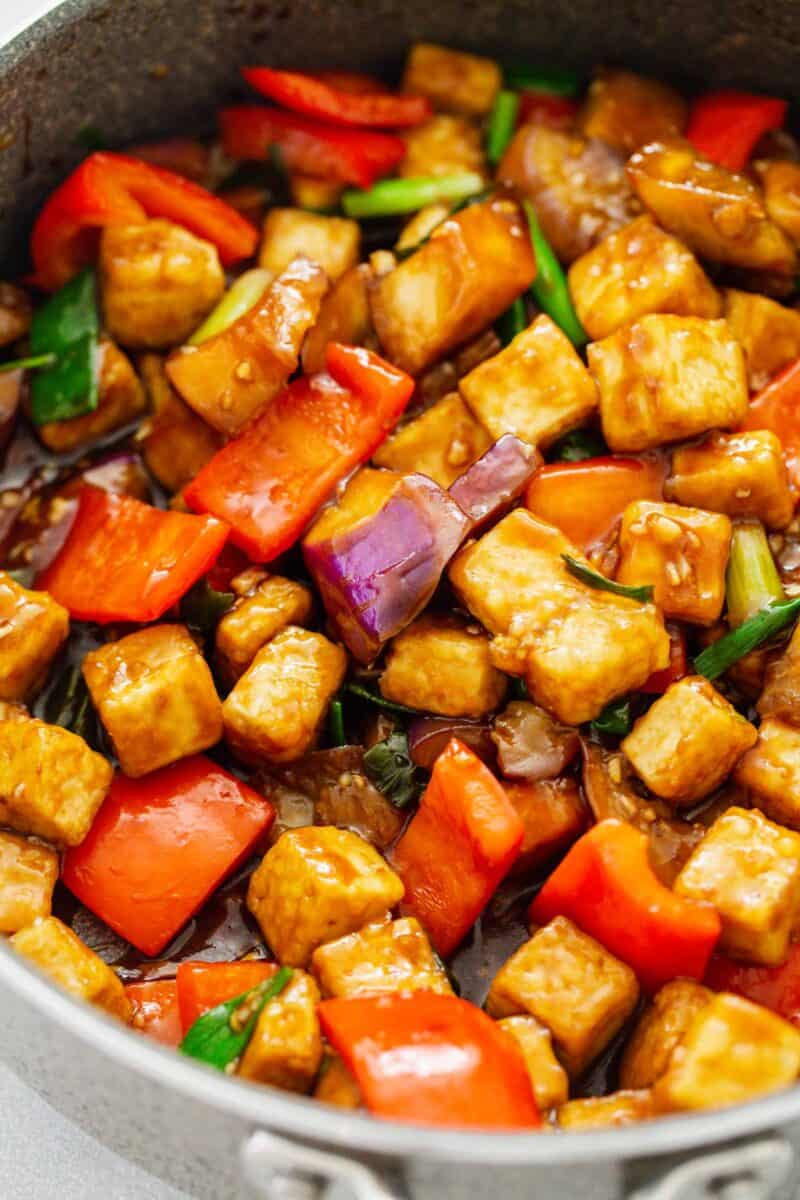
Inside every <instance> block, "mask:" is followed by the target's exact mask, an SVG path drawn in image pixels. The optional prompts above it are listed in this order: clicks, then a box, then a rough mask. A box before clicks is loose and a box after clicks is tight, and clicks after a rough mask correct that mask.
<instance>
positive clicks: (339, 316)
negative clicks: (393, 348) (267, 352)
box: [301, 209, 450, 375]
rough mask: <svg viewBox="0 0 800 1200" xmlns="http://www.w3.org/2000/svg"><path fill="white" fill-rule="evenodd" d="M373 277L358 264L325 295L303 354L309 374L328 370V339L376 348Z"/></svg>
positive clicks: (306, 370) (366, 264)
mask: <svg viewBox="0 0 800 1200" xmlns="http://www.w3.org/2000/svg"><path fill="white" fill-rule="evenodd" d="M449 211H450V210H449V209H448V212H449ZM387 253H388V251H387ZM371 279H372V268H371V267H370V265H369V263H359V264H358V266H357V267H351V268H350V270H349V271H345V273H344V275H342V276H341V277H340V278H339V279H337V281H336V283H335V284H334V285H333V287H331V288H330V290H329V291H328V292H326V293H325V295H324V296H323V297H322V303H321V304H320V306H319V312H318V314H317V319H316V321H315V322H314V324H313V325H312V326H311V328H310V329H309V331H308V333H307V334H306V336H305V340H304V341H303V350H302V355H301V357H302V362H303V370H304V371H305V373H306V375H313V374H314V373H315V372H316V371H324V370H325V369H326V368H325V353H326V351H327V349H328V343H329V342H344V343H345V344H346V345H348V346H367V347H368V348H369V349H371V350H372V349H375V348H376V347H377V344H378V343H377V339H376V337H375V331H374V330H373V328H372V315H371V313H370V310H369V298H368V295H367V289H368V286H369V283H370V280H371Z"/></svg>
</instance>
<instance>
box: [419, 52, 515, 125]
mask: <svg viewBox="0 0 800 1200" xmlns="http://www.w3.org/2000/svg"><path fill="white" fill-rule="evenodd" d="M502 84H503V76H502V72H501V71H500V68H499V66H498V65H497V63H496V62H495V61H494V59H491V58H483V57H481V56H480V55H477V54H465V53H464V52H463V51H461V50H450V49H449V48H448V47H447V46H437V45H434V44H432V43H431V42H416V43H415V44H414V45H413V46H412V47H411V50H410V51H409V55H408V58H407V59H406V69H405V72H404V74H403V91H404V92H412V93H413V94H414V95H417V96H427V98H428V99H429V100H430V101H431V103H432V104H433V106H434V107H435V108H438V109H442V110H444V112H455V113H467V114H468V115H470V116H475V117H483V116H486V114H487V113H489V112H491V108H492V105H493V104H494V102H495V98H496V96H497V93H498V92H499V91H500V88H501V87H502Z"/></svg>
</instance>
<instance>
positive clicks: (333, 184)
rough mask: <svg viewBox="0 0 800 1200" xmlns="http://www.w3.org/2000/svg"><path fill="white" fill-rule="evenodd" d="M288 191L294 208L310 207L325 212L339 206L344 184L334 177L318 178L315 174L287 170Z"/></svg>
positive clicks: (312, 209)
mask: <svg viewBox="0 0 800 1200" xmlns="http://www.w3.org/2000/svg"><path fill="white" fill-rule="evenodd" d="M287 175H288V176H289V193H290V195H291V197H292V204H293V205H294V207H295V208H305V209H310V210H311V212H321V213H325V212H328V211H330V210H331V209H336V208H338V207H339V199H340V197H341V195H342V192H343V191H344V184H342V183H339V182H338V180H336V179H318V178H317V177H316V176H315V175H303V174H301V173H300V172H298V171H288V172H287Z"/></svg>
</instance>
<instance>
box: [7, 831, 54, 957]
mask: <svg viewBox="0 0 800 1200" xmlns="http://www.w3.org/2000/svg"><path fill="white" fill-rule="evenodd" d="M57 879H58V855H57V854H56V852H55V850H53V849H51V847H50V846H44V845H42V844H41V843H39V842H32V841H29V840H28V839H27V838H23V837H18V836H17V835H16V834H14V833H6V832H4V831H3V830H0V933H5V934H11V933H17V931H18V930H20V929H23V928H24V927H25V926H26V925H30V924H31V923H32V922H33V921H35V920H36V919H37V918H38V917H49V916H50V907H51V902H52V899H53V888H54V887H55V883H56V880H57Z"/></svg>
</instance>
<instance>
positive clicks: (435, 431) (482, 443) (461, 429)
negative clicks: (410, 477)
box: [372, 392, 492, 488]
mask: <svg viewBox="0 0 800 1200" xmlns="http://www.w3.org/2000/svg"><path fill="white" fill-rule="evenodd" d="M491 444H492V439H491V437H490V436H489V434H488V433H487V432H486V430H485V429H484V427H483V425H481V423H480V421H478V420H476V419H475V417H473V415H472V413H471V412H470V410H469V409H468V408H467V406H466V404H465V403H464V401H463V400H462V399H461V397H460V395H459V394H458V392H450V394H449V395H447V396H445V397H444V398H443V399H441V400H438V401H437V402H436V404H434V405H432V406H431V407H430V408H428V409H426V410H425V412H423V413H422V414H421V415H420V416H418V417H416V418H415V420H413V421H409V422H408V424H407V425H403V426H402V428H400V429H398V430H397V432H396V433H393V434H392V435H391V437H389V438H387V439H386V441H385V442H384V443H383V445H382V446H381V447H380V448H379V449H378V451H377V452H376V454H375V455H374V457H373V460H372V461H373V462H374V463H375V465H376V466H378V467H388V468H389V470H390V471H399V472H400V473H402V474H404V473H408V472H411V471H419V473H420V474H421V475H427V476H428V477H429V478H430V479H432V480H433V481H434V482H435V483H438V484H439V487H443V488H449V487H450V485H451V484H453V483H455V481H456V480H457V479H458V477H459V475H461V474H463V472H464V471H465V470H466V469H467V467H469V466H471V465H472V463H474V462H475V461H476V459H478V458H480V456H481V455H482V454H483V453H484V452H485V451H486V450H488V449H489V447H490V446H491Z"/></svg>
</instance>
